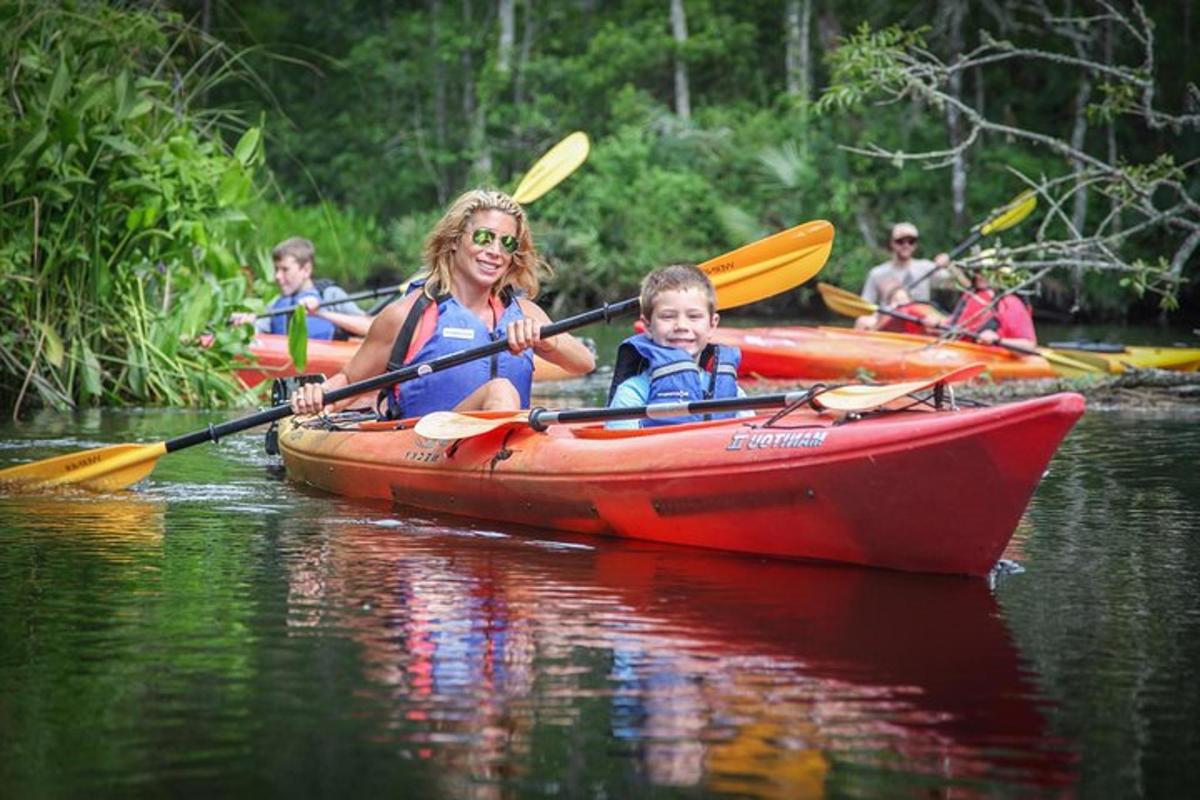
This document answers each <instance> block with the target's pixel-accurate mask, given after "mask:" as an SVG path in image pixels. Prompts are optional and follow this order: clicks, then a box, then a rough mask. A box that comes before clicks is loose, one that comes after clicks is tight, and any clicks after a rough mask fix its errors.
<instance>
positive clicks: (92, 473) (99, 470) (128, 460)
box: [0, 442, 167, 491]
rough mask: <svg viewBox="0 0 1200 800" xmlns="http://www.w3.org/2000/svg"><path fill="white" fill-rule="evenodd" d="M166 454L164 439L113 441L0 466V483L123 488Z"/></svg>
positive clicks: (104, 488)
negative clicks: (98, 446) (122, 442)
mask: <svg viewBox="0 0 1200 800" xmlns="http://www.w3.org/2000/svg"><path fill="white" fill-rule="evenodd" d="M166 454H167V447H166V443H165V442H156V443H155V444H114V445H112V446H110V447H100V448H97V449H95V450H83V451H80V452H75V453H68V454H67V455H64V456H56V457H54V458H47V459H43V460H42V461H34V462H33V463H30V464H21V465H20V466H16V467H9V468H7V469H3V470H0V486H4V487H6V488H8V487H13V488H43V487H47V486H68V485H70V486H82V487H84V488H87V489H95V490H99V491H116V490H118V489H125V488H128V487H130V486H132V485H133V484H135V483H137V482H138V481H140V480H141V479H142V478H144V477H146V476H147V475H149V474H150V472H151V470H153V469H154V465H155V464H156V463H157V462H158V459H160V458H162V457H163V456H164V455H166Z"/></svg>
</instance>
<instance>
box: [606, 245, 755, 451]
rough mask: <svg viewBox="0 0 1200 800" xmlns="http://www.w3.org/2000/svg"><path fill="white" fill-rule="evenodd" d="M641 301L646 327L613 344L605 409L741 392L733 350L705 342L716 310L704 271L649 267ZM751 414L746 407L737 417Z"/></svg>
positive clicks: (644, 422) (646, 422) (634, 424)
mask: <svg viewBox="0 0 1200 800" xmlns="http://www.w3.org/2000/svg"><path fill="white" fill-rule="evenodd" d="M641 307H642V324H643V325H644V326H645V331H646V332H645V333H639V334H637V335H635V336H631V337H629V338H628V339H626V340H625V341H624V342H622V343H621V346H620V347H619V348H618V350H617V363H616V365H615V366H614V367H613V379H612V385H611V386H610V387H609V392H608V406H609V408H635V407H638V406H644V405H652V404H656V403H687V402H691V401H694V400H707V399H710V398H716V399H727V398H732V397H745V393H744V392H743V391H742V390H741V389H740V388H739V387H738V385H737V368H738V364H739V363H740V362H741V352H740V351H739V350H738V349H737V348H736V347H730V346H727V345H721V346H718V345H713V344H709V339H711V338H712V333H713V330H715V329H716V327H717V323H718V322H719V321H720V318H721V317H720V314H718V313H717V293H716V290H715V289H713V285H712V281H710V280H709V279H708V276H707V275H705V274H704V272H702V271H701V270H700V269H699V268H697V267H695V266H693V265H691V264H674V265H672V266H669V267H663V268H662V269H658V270H655V271H654V272H651V273H650V274H649V275H647V276H646V277H645V279H644V280H643V281H642V293H641ZM753 415H754V412H753V411H749V412H743V413H742V414H739V415H737V416H753ZM733 416H735V415H734V414H732V413H723V414H709V415H705V416H704V417H701V416H700V415H698V414H693V415H690V416H677V417H669V418H666V419H630V420H610V421H609V422H607V423H605V427H606V428H611V429H621V428H639V427H641V428H647V427H651V426H655V425H674V424H678V423H681V422H697V421H699V420H701V419H722V418H726V417H733Z"/></svg>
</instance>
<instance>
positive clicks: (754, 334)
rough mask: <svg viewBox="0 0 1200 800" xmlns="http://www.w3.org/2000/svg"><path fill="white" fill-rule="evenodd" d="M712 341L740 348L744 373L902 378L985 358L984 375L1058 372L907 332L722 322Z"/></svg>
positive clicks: (1037, 360) (1038, 362)
mask: <svg viewBox="0 0 1200 800" xmlns="http://www.w3.org/2000/svg"><path fill="white" fill-rule="evenodd" d="M713 341H714V342H716V343H717V344H726V345H735V346H737V347H739V348H740V349H741V351H742V366H741V370H740V373H741V375H742V376H743V377H757V378H771V379H779V380H802V381H803V380H811V381H826V380H860V379H872V380H878V381H898V380H909V379H914V378H927V377H931V376H934V375H937V374H940V373H942V372H945V371H946V370H949V369H954V368H956V367H960V366H964V365H966V364H971V363H976V362H983V363H985V364H987V371H986V372H985V373H984V374H985V376H986V377H990V378H991V379H992V380H996V381H1004V380H1021V379H1030V378H1053V377H1056V376H1057V374H1058V373H1057V372H1055V370H1054V368H1053V367H1052V366H1051V365H1050V363H1049V362H1048V361H1046V359H1044V358H1042V357H1041V356H1024V355H1020V354H1017V353H1013V352H1010V351H1008V350H1004V349H1002V348H999V347H988V346H987V345H979V344H973V343H971V342H958V341H943V340H940V339H937V338H935V337H932V336H920V335H915V334H907V333H888V332H882V331H856V330H851V329H848V328H827V327H805V326H793V327H771V328H718V329H717V331H716V332H715V333H714V335H713Z"/></svg>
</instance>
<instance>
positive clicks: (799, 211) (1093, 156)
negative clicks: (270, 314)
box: [0, 0, 1200, 408]
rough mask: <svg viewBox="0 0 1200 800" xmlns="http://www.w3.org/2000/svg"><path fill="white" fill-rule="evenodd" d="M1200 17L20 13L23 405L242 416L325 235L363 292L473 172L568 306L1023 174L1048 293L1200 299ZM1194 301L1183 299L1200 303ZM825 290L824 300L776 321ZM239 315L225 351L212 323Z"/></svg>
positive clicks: (890, 217) (13, 46)
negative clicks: (261, 338) (579, 142)
mask: <svg viewBox="0 0 1200 800" xmlns="http://www.w3.org/2000/svg"><path fill="white" fill-rule="evenodd" d="M1197 17H1200V15H1197V14H1196V13H1195V12H1194V11H1193V10H1192V9H1191V7H1190V5H1189V4H1186V3H1185V4H1177V3H1168V2H1165V1H1159V2H1154V3H1148V4H1144V5H1142V4H1137V3H1134V4H1125V3H1122V4H1120V5H1115V4H1109V3H1107V2H1100V1H1098V0H1089V1H1088V2H1083V3H1077V4H1073V5H1066V4H1058V3H1056V4H1043V3H1041V2H1034V3H1028V2H1015V0H1013V1H1012V2H1007V1H1006V2H1000V3H987V4H984V3H959V2H952V1H951V0H922V2H917V3H910V4H903V5H902V6H897V5H896V4H893V3H884V2H878V1H877V0H851V1H850V2H846V3H838V4H833V3H824V2H818V1H817V0H786V1H785V2H778V1H777V0H769V1H768V0H752V1H751V2H742V1H739V2H734V1H733V0H687V1H686V2H685V1H684V0H620V2H613V3H603V4H599V3H594V2H590V1H589V0H571V1H570V2H562V3H546V4H539V3H533V2H530V1H529V0H466V2H461V3H446V2H440V1H439V0H433V2H429V3H424V4H420V5H419V6H418V7H411V6H405V7H399V8H398V7H396V6H395V5H394V4H391V3H383V2H375V1H374V0H358V2H353V3H346V4H341V5H339V6H338V7H337V13H334V12H333V11H331V9H330V7H328V6H322V5H314V4H305V3H282V2H279V1H278V0H247V2H243V3H238V4H236V5H234V4H224V3H216V2H212V0H174V1H173V2H163V3H151V4H139V5H136V6H135V5H129V4H125V3H112V2H110V3H103V2H76V3H59V2H48V1H46V2H31V1H30V0H0V57H2V58H3V68H4V70H5V76H6V82H5V93H4V97H3V99H2V101H0V170H3V172H0V207H2V208H3V210H4V213H3V215H2V216H0V275H2V277H3V281H2V282H0V293H2V297H3V305H2V306H0V316H2V317H3V325H2V326H0V331H2V332H0V360H2V361H3V367H2V375H3V381H2V383H0V395H3V398H2V399H3V400H4V402H5V404H6V407H17V408H19V407H21V406H22V404H24V403H27V402H29V401H31V400H32V401H40V402H43V403H51V404H55V405H70V404H77V403H93V402H165V403H205V404H209V403H217V402H222V401H228V400H230V399H232V398H233V397H234V396H235V394H236V389H235V387H234V385H233V384H232V383H231V382H230V381H229V379H228V378H227V377H225V376H226V375H227V374H228V369H227V367H228V364H229V360H230V358H231V357H232V356H233V354H234V353H236V352H237V351H238V350H239V348H241V347H242V346H243V344H244V341H245V339H246V338H247V335H248V334H247V333H246V332H244V331H233V330H230V329H229V328H228V327H227V326H226V325H225V324H224V320H225V319H226V318H227V317H228V313H229V311H230V310H231V309H234V308H257V307H260V306H261V303H262V302H263V301H264V300H265V299H269V298H270V296H271V294H272V287H273V284H272V283H271V281H270V261H269V258H268V257H267V253H268V252H269V248H270V246H271V245H272V244H274V243H275V241H277V240H279V239H282V238H284V237H286V236H290V235H303V236H307V237H309V238H311V239H313V240H314V241H315V242H316V244H317V247H318V272H319V274H321V275H323V276H328V277H333V278H336V279H338V280H339V281H340V282H342V283H343V284H344V285H346V286H347V287H348V288H351V289H356V288H361V287H362V286H364V285H366V284H381V283H390V282H393V281H394V280H395V279H396V278H398V277H402V276H404V275H407V274H410V273H411V272H413V271H414V270H415V269H416V267H417V266H418V264H419V261H420V255H419V253H420V246H421V241H422V239H423V237H424V234H425V232H426V230H427V229H428V227H429V224H430V222H431V221H432V219H434V218H435V217H436V215H437V214H438V213H439V212H440V210H441V208H442V207H443V206H444V204H445V203H446V202H448V201H449V199H451V198H452V197H453V196H454V195H455V194H456V193H458V192H459V191H461V190H462V189H464V188H466V187H469V186H472V185H476V184H480V183H487V184H494V185H499V186H502V187H506V188H510V189H511V188H512V187H513V186H515V185H516V182H517V181H518V180H519V178H520V176H521V174H522V172H523V171H524V170H525V169H526V168H527V167H528V165H529V164H531V163H532V161H533V160H534V159H535V158H536V157H537V156H538V155H540V154H541V153H542V152H544V150H545V149H546V148H547V147H548V146H549V145H551V144H553V143H554V142H555V141H557V140H558V139H560V138H561V137H562V136H563V135H564V134H565V133H566V132H568V131H570V130H575V129H579V130H584V131H586V132H587V133H588V134H589V136H590V137H591V139H592V143H593V146H592V152H591V156H590V157H589V160H588V161H587V162H586V163H585V164H584V165H583V167H582V168H580V170H579V171H578V173H577V174H576V175H574V176H572V177H571V178H570V179H569V180H567V181H566V182H565V183H563V184H562V185H561V186H559V187H557V188H555V189H554V190H553V191H552V192H550V193H549V194H547V195H546V196H545V197H544V198H542V199H539V200H538V202H537V205H536V207H534V208H531V214H532V215H533V216H534V218H535V224H536V227H537V232H538V239H539V244H540V246H541V247H542V249H543V250H544V251H545V253H546V255H547V256H548V257H549V259H550V260H551V261H552V263H554V265H555V267H556V269H557V273H558V274H557V277H556V279H555V282H554V285H553V287H552V289H553V295H552V296H551V298H550V302H551V303H552V307H553V309H554V311H555V313H558V314H561V313H564V312H567V311H578V310H579V309H581V308H583V307H587V306H591V305H593V304H595V303H596V302H597V301H600V300H610V299H612V298H613V297H614V296H626V295H628V294H630V293H631V292H632V289H633V287H634V286H635V285H636V283H637V281H638V280H639V279H640V277H641V276H642V275H643V274H645V272H646V271H648V270H649V269H651V268H653V267H654V266H657V265H660V264H663V263H667V262H671V261H678V260H700V259H703V258H707V257H709V256H713V255H716V254H719V253H721V252H724V251H726V250H728V249H730V248H733V247H736V246H738V245H740V244H743V243H745V242H747V241H750V240H753V239H756V238H759V237H761V236H763V235H766V234H767V233H769V232H771V231H774V230H777V229H779V228H781V227H785V226H787V225H790V224H794V223H796V222H798V221H802V220H806V219H814V218H825V219H830V220H831V221H833V222H834V223H835V225H836V226H837V229H838V241H837V245H836V249H835V254H834V257H833V259H831V261H830V263H829V265H828V267H827V268H826V270H825V273H824V275H823V278H824V279H826V280H830V281H833V282H837V283H840V284H842V285H845V286H849V287H852V288H857V287H858V286H859V285H860V282H861V280H862V277H863V275H864V274H865V271H866V270H867V269H868V268H869V267H870V266H872V265H873V264H875V263H878V262H879V261H881V260H883V259H884V258H885V257H886V256H885V253H884V251H883V249H882V245H883V244H884V241H885V239H886V235H887V230H888V227H889V225H890V223H891V222H893V221H895V220H897V219H910V220H913V221H914V222H916V223H917V224H918V225H919V226H920V227H921V229H922V234H923V235H922V247H923V249H924V253H925V254H926V255H931V254H932V253H933V252H936V251H937V250H940V249H949V248H950V247H951V246H952V245H954V244H955V243H956V242H957V241H958V240H960V239H961V238H963V237H965V235H966V234H967V233H968V232H969V229H970V227H971V225H972V224H974V223H976V222H979V221H980V220H982V219H983V218H984V217H985V216H986V215H987V212H988V211H989V210H991V209H992V208H995V207H997V206H999V205H1001V204H1003V203H1004V202H1006V201H1007V200H1009V199H1010V198H1011V197H1013V196H1014V195H1015V194H1017V193H1018V192H1019V191H1021V190H1023V189H1025V188H1034V189H1036V190H1037V191H1038V192H1039V200H1040V203H1039V211H1038V213H1037V215H1036V216H1035V217H1034V218H1031V219H1030V220H1028V221H1027V222H1026V223H1024V224H1023V225H1021V226H1020V227H1018V228H1016V229H1014V230H1012V231H1011V232H1009V233H1006V234H1005V236H1004V241H1003V245H1004V246H1005V248H1006V249H1007V251H1008V252H1007V254H1006V258H1008V259H1009V260H1010V261H1011V262H1012V263H1013V265H1014V266H1015V267H1017V268H1019V269H1018V274H1019V275H1020V276H1021V278H1022V280H1023V282H1024V283H1026V285H1027V288H1029V289H1031V290H1035V291H1036V292H1037V294H1035V295H1034V297H1033V302H1034V304H1035V306H1036V307H1037V308H1038V309H1039V310H1041V311H1043V312H1047V313H1055V312H1057V313H1058V314H1059V315H1060V316H1066V315H1072V316H1073V317H1074V318H1075V319H1093V320H1097V319H1099V320H1103V319H1122V320H1128V319H1149V318H1152V317H1156V316H1158V315H1159V314H1160V313H1164V312H1165V313H1167V314H1169V315H1171V316H1172V318H1174V319H1179V318H1180V317H1184V318H1186V319H1185V321H1188V320H1191V319H1194V317H1195V311H1196V308H1197V306H1198V305H1200V293H1198V292H1197V290H1196V288H1195V286H1194V284H1193V282H1192V281H1191V280H1189V279H1191V278H1193V277H1194V274H1195V271H1196V262H1197V259H1196V258H1195V252H1196V251H1197V249H1200V203H1198V202H1197V200H1196V199H1195V198H1196V196H1197V191H1198V184H1200V180H1198V170H1197V166H1196V165H1197V161H1196V159H1197V158H1200V135H1197V134H1198V133H1200V131H1198V130H1197V127H1198V122H1200V117H1198V116H1197V112H1198V111H1200V91H1197V89H1196V87H1195V81H1196V77H1197V76H1196V68H1195V66H1194V63H1193V62H1194V59H1192V58H1191V57H1190V52H1191V47H1192V44H1194V40H1195V38H1196V36H1197V34H1196V29H1197V24H1198V22H1200V20H1198V19H1197ZM1177 304H1179V305H1181V308H1180V309H1179V310H1176V305H1177ZM817 307H818V304H817V301H816V300H815V297H814V293H813V292H812V291H811V290H810V289H807V288H804V289H801V290H799V291H797V292H793V293H790V294H788V295H787V296H782V297H778V298H775V299H774V300H772V301H770V302H768V303H764V304H760V306H757V307H756V308H755V313H757V314H760V315H761V314H771V313H775V314H789V315H791V314H796V313H802V312H810V311H812V310H814V309H816V308H817ZM205 333H208V334H210V337H207V338H205V339H204V341H208V342H210V346H208V347H204V346H201V345H200V344H199V341H200V339H199V338H198V337H200V336H201V335H202V334H205Z"/></svg>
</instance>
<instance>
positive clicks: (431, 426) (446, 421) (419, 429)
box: [413, 364, 987, 440]
mask: <svg viewBox="0 0 1200 800" xmlns="http://www.w3.org/2000/svg"><path fill="white" fill-rule="evenodd" d="M985 369H987V365H986V364H964V365H963V366H961V367H958V368H957V369H953V370H950V371H949V372H945V373H942V374H941V375H935V376H933V377H932V378H926V379H922V380H918V381H907V382H904V383H885V384H882V385H879V384H855V383H851V384H847V385H845V386H834V387H814V388H812V389H804V390H800V391H795V392H785V393H781V394H764V395H757V396H752V397H736V398H730V399H724V400H694V401H692V402H690V403H655V404H653V405H646V406H631V407H627V408H572V409H566V410H563V411H548V410H546V409H544V408H534V409H530V410H529V411H518V412H514V413H512V414H497V413H495V412H492V413H488V412H478V413H475V414H462V413H459V412H457V411H434V412H433V413H431V414H426V415H425V416H423V417H421V419H419V420H417V424H416V426H415V427H414V428H413V432H415V433H416V434H417V435H418V436H424V437H425V438H426V439H440V440H453V439H466V438H469V437H472V436H480V435H482V434H485V433H490V432H492V431H495V430H499V429H501V428H523V427H529V428H533V429H534V430H535V431H544V430H546V428H547V427H549V426H550V425H561V424H565V423H570V422H608V421H609V420H618V419H655V420H666V419H673V418H675V417H682V416H688V415H690V414H720V413H724V412H729V411H743V410H746V409H761V408H781V407H787V406H792V405H797V404H799V403H808V402H811V403H813V404H814V405H815V406H816V407H817V408H818V409H821V410H829V411H845V412H852V411H853V412H863V411H871V410H872V409H876V408H881V407H883V406H886V405H888V404H889V403H892V402H895V401H896V400H899V399H901V398H904V397H907V396H909V395H911V394H913V393H914V392H919V391H922V390H924V389H930V388H936V387H937V386H938V385H939V384H943V385H944V384H947V383H954V382H958V381H968V380H970V379H971V378H974V377H975V376H976V375H978V374H979V373H981V372H983V371H984V370H985Z"/></svg>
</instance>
